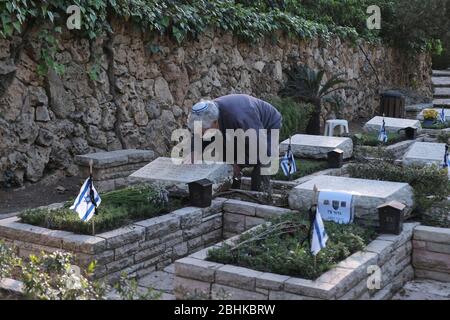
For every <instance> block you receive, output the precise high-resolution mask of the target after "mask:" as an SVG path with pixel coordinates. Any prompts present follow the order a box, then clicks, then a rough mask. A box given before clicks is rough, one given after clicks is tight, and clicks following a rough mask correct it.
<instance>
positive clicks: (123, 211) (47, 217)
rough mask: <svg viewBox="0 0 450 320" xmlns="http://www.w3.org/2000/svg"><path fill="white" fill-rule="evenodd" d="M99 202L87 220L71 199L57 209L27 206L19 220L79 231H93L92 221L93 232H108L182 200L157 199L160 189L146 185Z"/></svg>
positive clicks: (113, 193) (104, 196) (174, 206)
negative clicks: (81, 216)
mask: <svg viewBox="0 0 450 320" xmlns="http://www.w3.org/2000/svg"><path fill="white" fill-rule="evenodd" d="M100 196H101V198H102V203H101V204H100V206H99V208H98V215H96V216H94V217H93V218H92V219H91V220H90V221H89V222H88V223H86V222H83V221H81V220H80V218H79V217H78V214H77V213H76V212H74V211H72V210H70V209H69V207H70V206H71V205H72V203H73V201H68V202H67V203H66V205H65V206H64V208H61V209H57V210H49V209H30V210H26V211H24V212H22V213H21V214H20V215H19V217H20V219H21V222H23V223H27V224H31V225H35V226H40V227H44V228H48V229H55V230H65V231H71V232H74V233H78V234H92V224H91V221H94V222H95V231H96V233H101V232H106V231H110V230H113V229H116V228H119V227H122V226H125V225H127V224H130V223H132V222H133V221H137V220H142V219H148V218H152V217H156V216H159V215H163V214H165V213H168V212H171V211H173V210H176V209H178V208H180V207H182V206H183V204H184V201H183V200H182V199H175V198H170V199H169V202H168V203H167V204H163V203H161V202H160V201H158V199H159V191H157V190H155V189H153V188H152V187H150V186H147V185H139V186H133V187H128V188H125V189H121V190H116V191H111V192H108V193H105V194H101V195H100Z"/></svg>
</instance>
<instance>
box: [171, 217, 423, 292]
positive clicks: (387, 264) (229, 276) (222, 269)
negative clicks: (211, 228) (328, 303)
mask: <svg viewBox="0 0 450 320" xmlns="http://www.w3.org/2000/svg"><path fill="white" fill-rule="evenodd" d="M417 225H418V223H405V224H404V228H403V232H402V233H401V234H400V235H379V236H378V237H377V238H376V239H375V240H374V241H372V242H371V243H370V244H369V245H367V247H366V248H365V249H364V250H362V251H359V252H356V253H354V254H353V255H351V256H350V257H348V258H346V259H345V260H343V261H341V262H340V263H339V264H337V265H336V266H335V267H334V268H332V269H331V270H329V271H327V272H325V273H324V274H322V275H321V276H320V277H319V278H317V279H316V280H307V279H302V278H296V277H290V276H284V275H279V274H273V273H268V272H260V271H256V270H252V269H248V268H243V267H237V266H232V265H226V264H221V263H216V262H210V261H207V260H206V256H207V251H208V250H210V249H211V248H213V247H219V246H221V245H222V244H223V243H227V244H231V245H232V244H233V243H235V242H236V241H237V240H238V237H239V235H238V236H235V237H232V238H230V239H228V240H226V241H224V242H222V243H220V244H217V245H215V246H212V247H210V248H206V249H203V250H201V251H199V252H197V253H194V254H192V255H190V256H188V257H186V258H182V259H180V260H177V261H176V262H175V288H174V289H175V296H176V297H177V299H192V298H199V297H200V298H207V299H217V298H224V297H225V298H229V299H235V300H255V299H257V300H317V299H327V300H334V299H343V300H346V299H367V300H379V299H381V300H383V299H389V298H391V297H392V295H393V294H394V293H395V292H396V291H397V290H399V289H400V288H401V287H403V285H404V284H405V283H406V282H408V281H410V280H412V279H413V277H414V269H413V267H412V265H411V261H412V259H411V253H412V241H411V240H412V237H413V230H414V228H415V227H416V226H417ZM259 227H260V226H257V227H254V228H253V229H251V230H255V229H256V228H259ZM247 232H249V231H247ZM375 265H376V266H378V267H379V268H380V269H381V275H382V276H381V285H380V288H379V289H373V290H369V289H368V288H367V283H368V280H369V276H370V274H369V273H368V267H369V266H375Z"/></svg>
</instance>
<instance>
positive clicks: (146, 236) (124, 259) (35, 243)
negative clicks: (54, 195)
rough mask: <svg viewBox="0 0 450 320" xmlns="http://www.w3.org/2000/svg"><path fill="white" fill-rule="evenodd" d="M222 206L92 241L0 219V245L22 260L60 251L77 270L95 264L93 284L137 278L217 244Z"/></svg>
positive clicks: (166, 217) (147, 223)
mask: <svg viewBox="0 0 450 320" xmlns="http://www.w3.org/2000/svg"><path fill="white" fill-rule="evenodd" d="M224 202H225V199H215V200H214V201H213V204H212V205H211V206H210V207H209V208H204V209H201V208H195V207H186V208H182V209H179V210H176V211H173V212H171V213H169V214H165V215H162V216H158V217H154V218H150V219H147V220H142V221H137V222H134V223H132V224H130V225H128V226H125V227H122V228H118V229H116V230H112V231H108V232H104V233H100V234H97V235H95V236H89V235H79V234H74V233H72V232H67V231H59V230H50V229H46V228H42V227H37V226H32V225H29V224H24V223H20V222H19V218H17V217H11V218H7V219H4V220H0V240H4V241H5V242H6V243H8V244H11V245H13V246H15V247H16V248H17V250H18V254H19V255H20V256H22V257H27V256H29V255H30V254H32V253H33V254H39V253H40V252H41V251H44V252H53V251H56V250H62V251H66V252H71V253H73V254H74V256H75V260H76V264H77V265H79V266H81V267H86V266H87V265H88V264H89V263H90V262H91V261H93V260H96V261H97V268H96V270H95V274H94V278H97V279H99V278H107V279H110V280H115V279H117V278H118V277H119V276H120V274H121V273H122V272H125V273H126V274H128V275H129V276H130V277H132V276H136V277H141V276H144V275H146V274H148V273H150V272H152V271H154V270H156V269H161V268H163V267H165V266H167V265H169V264H170V263H172V262H173V261H175V260H176V259H178V258H180V257H183V256H186V255H187V254H189V253H193V252H195V251H197V250H200V249H202V248H204V247H205V246H208V245H211V244H214V243H217V242H218V241H221V240H222V206H223V203H224Z"/></svg>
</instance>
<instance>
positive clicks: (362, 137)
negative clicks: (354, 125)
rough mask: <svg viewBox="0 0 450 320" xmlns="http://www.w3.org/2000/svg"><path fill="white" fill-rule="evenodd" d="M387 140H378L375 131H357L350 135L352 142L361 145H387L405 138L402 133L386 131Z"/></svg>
mask: <svg viewBox="0 0 450 320" xmlns="http://www.w3.org/2000/svg"><path fill="white" fill-rule="evenodd" d="M387 136H388V141H387V142H386V143H384V142H382V141H379V140H378V134H377V133H357V134H354V135H353V136H352V139H353V143H354V144H355V145H361V146H372V147H374V146H381V145H384V146H389V145H391V144H395V143H397V142H400V141H403V140H405V139H406V137H405V136H404V135H401V134H399V133H395V132H388V133H387Z"/></svg>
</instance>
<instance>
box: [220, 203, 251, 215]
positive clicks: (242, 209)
mask: <svg viewBox="0 0 450 320" xmlns="http://www.w3.org/2000/svg"><path fill="white" fill-rule="evenodd" d="M257 206H258V205H257V204H254V203H250V202H246V201H241V200H227V201H225V202H224V204H223V210H224V211H225V212H230V213H236V214H242V215H246V216H254V215H255V214H256V208H257Z"/></svg>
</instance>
